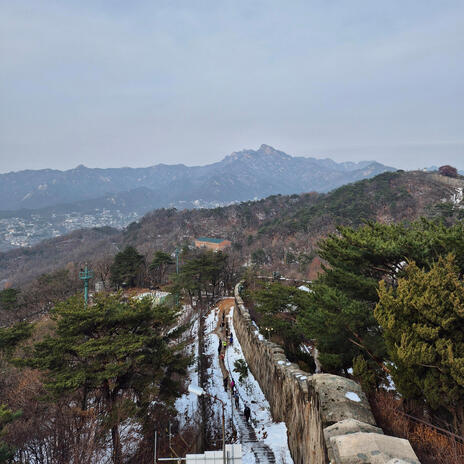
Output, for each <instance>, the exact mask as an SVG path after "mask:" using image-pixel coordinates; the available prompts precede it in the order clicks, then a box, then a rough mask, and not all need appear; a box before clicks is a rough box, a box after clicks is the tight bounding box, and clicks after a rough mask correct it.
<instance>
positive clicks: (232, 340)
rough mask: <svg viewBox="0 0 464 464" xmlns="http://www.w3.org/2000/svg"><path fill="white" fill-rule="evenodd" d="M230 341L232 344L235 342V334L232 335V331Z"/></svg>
mask: <svg viewBox="0 0 464 464" xmlns="http://www.w3.org/2000/svg"><path fill="white" fill-rule="evenodd" d="M229 343H230V344H231V346H232V345H233V344H234V336H233V335H232V332H231V333H230V338H229Z"/></svg>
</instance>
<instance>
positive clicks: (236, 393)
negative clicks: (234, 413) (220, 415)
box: [234, 390, 240, 409]
mask: <svg viewBox="0 0 464 464" xmlns="http://www.w3.org/2000/svg"><path fill="white" fill-rule="evenodd" d="M234 400H235V407H236V408H237V409H238V408H239V406H240V402H239V396H238V391H237V390H235V393H234Z"/></svg>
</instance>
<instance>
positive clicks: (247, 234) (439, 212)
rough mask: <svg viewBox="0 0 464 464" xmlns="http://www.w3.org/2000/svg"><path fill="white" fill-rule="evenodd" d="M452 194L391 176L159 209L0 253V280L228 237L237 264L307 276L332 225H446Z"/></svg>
mask: <svg viewBox="0 0 464 464" xmlns="http://www.w3.org/2000/svg"><path fill="white" fill-rule="evenodd" d="M454 180H455V181H456V182H461V183H462V184H464V182H463V181H460V180H458V179H453V181H454ZM455 193H456V186H455V185H454V184H450V183H449V178H446V177H444V176H438V175H436V174H433V173H425V172H419V171H417V172H394V173H384V174H381V175H379V176H376V177H375V178H373V179H369V180H364V181H360V182H356V183H353V184H349V185H346V186H343V187H341V188H339V189H336V190H334V191H332V192H330V193H328V194H318V193H307V194H301V195H274V196H271V197H268V198H266V199H264V200H260V201H250V202H244V203H240V204H237V205H232V206H228V207H223V208H215V209H200V210H182V211H178V210H175V209H167V210H166V209H161V210H156V211H153V212H152V213H149V214H147V215H146V216H145V217H144V218H143V219H142V220H140V221H139V222H137V223H132V224H131V225H129V226H128V227H127V228H126V229H125V230H123V231H117V230H114V229H110V228H102V229H90V230H82V231H76V232H73V233H71V234H69V235H65V236H62V237H58V238H55V239H52V240H47V241H45V242H42V243H41V244H39V245H37V246H34V247H31V248H27V249H17V250H13V251H10V252H7V253H1V254H0V281H1V282H2V283H3V285H5V284H6V285H12V286H14V287H17V286H24V285H26V286H27V285H30V284H31V282H32V281H33V280H34V278H37V277H38V276H40V275H41V274H44V273H46V274H48V273H50V272H53V271H56V270H58V269H63V268H66V269H69V271H70V273H77V272H78V271H79V269H80V268H81V267H82V266H83V265H84V263H88V264H89V265H90V266H91V267H92V268H93V269H95V270H97V269H100V270H103V269H104V268H105V267H107V265H108V263H110V262H111V261H112V259H113V257H114V255H115V254H116V253H117V252H118V251H120V250H121V249H123V248H124V247H125V246H126V245H131V246H134V247H136V248H137V250H138V251H139V252H140V253H142V254H143V255H144V256H145V257H146V258H147V259H149V257H151V256H152V255H153V253H154V252H155V251H156V250H158V249H161V250H165V251H166V252H168V253H172V252H173V251H174V249H175V248H176V246H180V247H182V246H186V245H191V243H192V242H193V240H194V238H195V237H197V236H205V235H206V236H212V237H223V238H227V239H229V240H231V241H232V243H233V246H232V249H231V250H230V251H229V254H230V255H231V256H234V257H235V259H236V260H237V261H241V262H242V263H251V262H253V263H256V264H259V265H260V266H261V267H263V268H264V269H269V270H276V269H277V270H280V271H281V272H285V273H286V274H288V275H290V276H295V277H300V278H313V277H315V276H316V275H317V271H318V270H319V269H320V260H319V258H318V256H317V242H318V241H319V239H320V238H321V237H324V236H325V235H327V234H328V233H330V232H333V231H334V230H335V228H336V227H337V226H338V225H352V226H356V225H359V224H362V223H363V222H364V221H366V220H378V221H380V222H385V223H390V222H397V221H402V220H414V219H415V218H418V217H421V216H427V217H442V218H444V219H445V220H446V221H452V220H453V218H456V217H458V216H459V215H460V214H462V211H461V210H460V209H458V208H457V207H456V206H455V205H454V203H453V202H452V198H453V195H455ZM99 272H100V271H99ZM103 273H104V272H103Z"/></svg>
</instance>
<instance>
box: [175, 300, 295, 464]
mask: <svg viewBox="0 0 464 464" xmlns="http://www.w3.org/2000/svg"><path fill="white" fill-rule="evenodd" d="M233 310H234V309H233V306H232V307H231V310H230V313H229V314H230V317H229V326H230V328H231V331H232V333H233V335H234V344H233V346H228V348H227V350H226V357H225V363H226V367H227V369H228V371H229V377H233V379H234V380H235V383H236V386H237V389H238V392H239V395H240V406H239V409H236V408H235V405H234V402H233V401H231V397H230V388H228V391H227V393H226V392H225V390H224V383H223V375H222V371H221V368H220V365H219V357H218V351H217V348H218V344H219V337H218V336H217V335H216V334H215V333H213V332H214V330H215V329H216V326H217V322H218V316H217V314H218V312H217V308H214V309H212V310H211V312H210V313H209V315H208V317H207V318H206V321H205V330H206V334H205V354H206V355H208V356H209V357H210V360H211V363H210V367H209V369H208V372H207V377H208V385H207V386H206V388H205V389H206V391H207V392H208V393H209V394H210V395H213V396H216V397H217V398H219V399H220V400H221V401H223V402H224V404H225V405H226V407H225V424H226V435H227V436H231V435H232V434H231V429H230V426H231V421H233V423H234V428H235V430H237V431H238V434H239V437H238V440H237V441H238V442H239V443H241V444H242V452H243V457H242V461H243V464H256V463H257V461H256V458H255V453H257V451H256V450H257V448H259V446H260V443H257V442H256V440H257V441H258V442H261V443H263V444H264V445H267V446H268V447H269V448H270V449H271V450H272V452H273V453H274V456H275V462H276V463H277V464H293V460H292V458H291V456H290V452H289V449H288V445H287V427H286V426H285V423H283V422H280V423H275V422H273V420H272V416H271V412H270V407H269V403H268V402H267V400H266V398H265V397H264V394H263V392H262V391H261V388H260V387H259V384H258V382H257V381H256V379H255V378H254V377H253V375H252V374H251V372H249V373H248V377H247V378H246V379H244V380H243V381H242V382H239V380H238V379H239V375H238V374H237V373H235V372H233V369H234V362H235V361H236V360H238V359H243V360H245V357H244V355H243V352H242V348H241V346H240V344H239V343H238V340H237V337H236V334H235V330H234V327H233V320H232V317H231V316H232V314H233ZM195 328H196V330H198V324H196V325H195ZM196 340H198V337H196ZM192 349H194V350H195V355H196V356H197V355H198V342H197V343H195V344H194V345H192ZM189 383H190V385H191V386H198V384H199V377H198V371H197V364H196V363H194V364H193V365H192V366H191V367H190V370H189ZM244 403H246V404H248V406H249V407H250V409H251V418H250V424H251V425H252V427H253V429H254V433H255V435H256V440H255V441H252V440H250V436H249V433H248V431H247V430H246V424H245V419H244V416H243V409H244ZM211 407H212V411H211V419H210V420H211V423H213V424H214V423H217V427H218V432H219V433H218V435H220V427H221V419H222V406H221V403H220V402H219V401H212V402H211ZM176 408H177V410H178V411H179V418H180V419H181V422H182V421H183V422H182V423H185V421H186V420H187V421H188V420H190V418H192V417H197V414H198V397H197V396H196V395H195V394H193V393H186V394H184V395H183V396H182V397H181V398H179V399H178V400H177V401H176ZM240 434H243V435H244V436H242V437H240ZM245 435H246V436H245ZM261 446H262V445H261ZM253 450H254V452H253ZM261 462H263V461H261Z"/></svg>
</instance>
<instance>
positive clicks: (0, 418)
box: [0, 404, 21, 464]
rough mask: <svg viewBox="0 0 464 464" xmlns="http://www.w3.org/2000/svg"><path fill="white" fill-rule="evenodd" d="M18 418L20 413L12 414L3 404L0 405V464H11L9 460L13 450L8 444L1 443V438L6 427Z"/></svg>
mask: <svg viewBox="0 0 464 464" xmlns="http://www.w3.org/2000/svg"><path fill="white" fill-rule="evenodd" d="M19 416H21V411H16V412H13V411H11V409H8V408H7V407H6V406H5V405H4V404H0V464H6V463H7V462H11V461H10V460H11V459H12V458H13V456H14V449H13V448H12V447H11V446H10V445H8V443H5V442H4V441H2V440H1V438H2V436H3V435H4V434H5V433H6V427H7V425H8V424H9V423H11V422H13V421H14V420H15V419H17V418H18V417H19Z"/></svg>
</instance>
